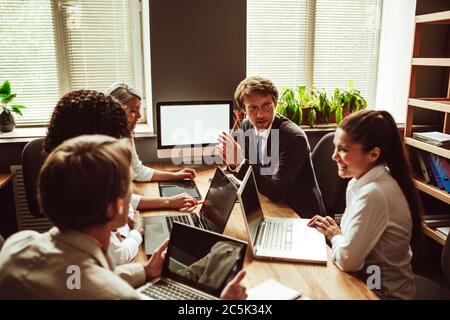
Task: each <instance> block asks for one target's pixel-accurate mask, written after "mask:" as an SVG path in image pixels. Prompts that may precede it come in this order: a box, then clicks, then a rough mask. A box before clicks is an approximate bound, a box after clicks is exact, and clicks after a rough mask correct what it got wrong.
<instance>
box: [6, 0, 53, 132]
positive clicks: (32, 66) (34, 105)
mask: <svg viewBox="0 0 450 320" xmlns="http://www.w3.org/2000/svg"><path fill="white" fill-rule="evenodd" d="M0 21H1V22H0V39H1V40H0V61H2V62H1V63H0V82H3V81H5V80H9V81H10V82H11V86H12V90H13V93H17V97H16V98H15V99H14V101H13V103H14V104H23V105H25V106H27V107H28V108H27V109H23V114H24V116H23V117H20V116H16V117H15V119H16V122H17V124H18V125H35V124H40V123H44V122H47V121H48V119H49V115H50V113H51V112H52V110H53V108H54V107H55V105H56V102H57V100H58V97H59V88H58V68H57V59H56V42H55V35H54V28H55V21H54V18H53V15H52V4H51V1H50V0H33V1H26V0H22V1H17V0H2V1H1V2H0Z"/></svg>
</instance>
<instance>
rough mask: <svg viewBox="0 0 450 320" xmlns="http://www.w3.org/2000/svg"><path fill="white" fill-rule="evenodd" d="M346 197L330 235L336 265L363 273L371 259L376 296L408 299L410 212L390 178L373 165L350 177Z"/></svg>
mask: <svg viewBox="0 0 450 320" xmlns="http://www.w3.org/2000/svg"><path fill="white" fill-rule="evenodd" d="M346 202H347V207H346V209H345V212H344V214H343V216H342V220H341V230H342V235H337V236H334V237H333V238H332V239H331V243H332V258H333V260H334V262H335V263H336V265H337V266H338V267H339V268H341V269H342V270H344V271H361V273H362V274H363V275H365V276H366V277H370V276H371V275H372V274H373V271H370V270H368V269H367V267H368V266H370V265H376V266H378V267H379V268H380V271H381V288H380V289H381V290H379V291H378V293H379V294H380V295H381V296H384V297H389V298H400V299H412V298H413V297H414V295H415V286H414V280H413V274H412V268H411V264H410V262H411V258H412V251H411V248H410V246H409V243H410V240H411V234H412V218H411V212H410V210H409V205H408V202H407V201H406V198H405V196H404V194H403V192H402V190H401V189H400V187H399V185H398V184H397V182H396V181H395V179H394V178H392V176H391V175H390V173H389V171H388V170H387V169H386V168H385V167H384V166H383V165H378V166H376V167H374V168H372V169H371V170H369V171H368V172H367V173H366V174H365V175H364V176H362V177H361V178H360V179H354V178H353V179H352V180H351V181H350V182H349V184H348V186H347V194H346ZM376 292H377V291H376Z"/></svg>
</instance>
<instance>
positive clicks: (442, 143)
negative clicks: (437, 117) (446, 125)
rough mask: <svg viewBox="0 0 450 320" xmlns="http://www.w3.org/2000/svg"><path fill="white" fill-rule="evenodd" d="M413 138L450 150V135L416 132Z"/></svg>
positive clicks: (435, 132)
mask: <svg viewBox="0 0 450 320" xmlns="http://www.w3.org/2000/svg"><path fill="white" fill-rule="evenodd" d="M413 138H414V139H417V140H420V141H423V142H426V143H429V144H432V145H435V146H437V147H441V148H445V149H450V134H446V133H442V132H438V131H431V132H414V133H413Z"/></svg>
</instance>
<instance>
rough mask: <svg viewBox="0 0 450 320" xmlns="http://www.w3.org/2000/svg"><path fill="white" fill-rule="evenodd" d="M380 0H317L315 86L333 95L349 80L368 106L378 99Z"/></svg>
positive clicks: (345, 86) (347, 84)
mask: <svg viewBox="0 0 450 320" xmlns="http://www.w3.org/2000/svg"><path fill="white" fill-rule="evenodd" d="M379 2H380V1H378V0H333V1H330V0H317V1H316V10H315V11H316V19H315V21H316V23H315V36H314V71H313V74H314V78H313V82H314V85H315V86H316V87H318V88H324V89H325V90H326V91H327V93H328V94H332V93H333V91H334V88H345V89H348V86H349V79H351V80H353V82H354V85H355V88H356V89H358V90H360V91H361V94H362V96H363V97H364V98H365V99H366V100H367V103H368V106H369V107H373V106H374V101H375V89H376V87H375V84H376V72H377V54H378V35H379V23H378V20H379V19H378V17H379V12H380V9H381V8H380V3H379Z"/></svg>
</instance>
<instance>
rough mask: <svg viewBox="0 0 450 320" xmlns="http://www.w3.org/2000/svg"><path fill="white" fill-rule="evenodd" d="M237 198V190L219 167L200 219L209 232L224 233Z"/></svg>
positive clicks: (201, 210)
mask: <svg viewBox="0 0 450 320" xmlns="http://www.w3.org/2000/svg"><path fill="white" fill-rule="evenodd" d="M236 198H237V190H236V188H235V187H234V186H233V184H232V183H231V181H230V179H228V177H227V176H226V175H225V173H223V171H222V169H220V168H219V167H217V168H216V172H215V173H214V177H213V179H212V181H211V186H210V187H209V190H208V194H207V195H206V198H205V202H204V203H203V206H202V208H201V209H200V217H201V220H202V223H203V224H204V225H205V228H206V229H207V230H211V231H214V232H218V233H223V231H224V230H225V226H226V225H227V222H228V219H229V218H230V214H231V210H233V207H234V205H235V203H236Z"/></svg>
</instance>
